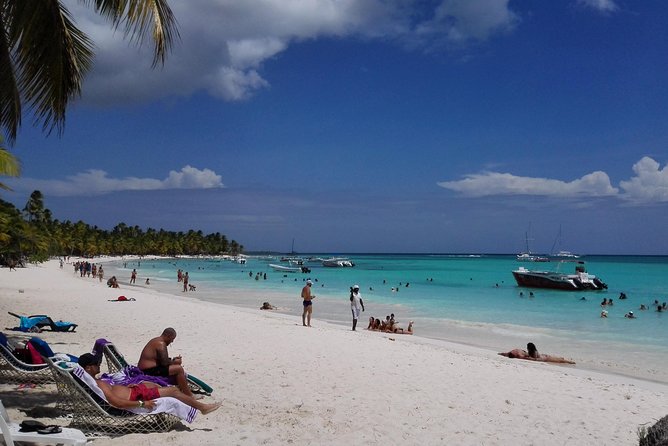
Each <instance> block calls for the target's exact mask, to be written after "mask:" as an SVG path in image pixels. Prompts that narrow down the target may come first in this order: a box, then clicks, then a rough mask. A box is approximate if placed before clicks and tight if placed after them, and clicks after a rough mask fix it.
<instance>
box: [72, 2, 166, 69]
mask: <svg viewBox="0 0 668 446" xmlns="http://www.w3.org/2000/svg"><path fill="white" fill-rule="evenodd" d="M84 3H87V4H88V5H90V6H93V7H95V9H96V11H97V12H98V13H99V14H101V15H102V16H104V17H106V18H107V19H109V20H110V21H111V22H112V23H113V25H114V26H116V27H120V26H123V27H124V28H125V35H126V36H130V37H131V38H132V39H133V40H135V41H136V42H137V43H138V44H141V43H143V42H144V41H145V40H146V39H147V38H148V36H151V38H152V39H153V45H154V51H153V66H154V67H155V66H156V65H158V64H161V65H162V64H164V63H165V59H166V57H167V54H168V53H169V52H170V51H171V49H172V47H173V46H174V41H175V40H177V39H179V31H178V27H177V23H176V18H175V17H174V14H173V12H172V10H171V8H170V7H169V4H168V3H167V0H84Z"/></svg>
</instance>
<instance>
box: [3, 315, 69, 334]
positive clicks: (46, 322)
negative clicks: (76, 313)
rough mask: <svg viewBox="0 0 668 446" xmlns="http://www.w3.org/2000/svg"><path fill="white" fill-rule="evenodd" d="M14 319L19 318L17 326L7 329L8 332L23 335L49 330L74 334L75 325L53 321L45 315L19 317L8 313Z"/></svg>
mask: <svg viewBox="0 0 668 446" xmlns="http://www.w3.org/2000/svg"><path fill="white" fill-rule="evenodd" d="M7 313H9V314H11V315H12V316H14V317H17V318H19V321H20V322H19V326H18V327H14V328H9V330H15V331H22V332H24V333H27V332H30V333H39V332H41V331H42V330H44V329H46V328H49V329H50V330H51V331H70V332H74V330H76V328H77V326H78V325H77V324H74V323H72V322H63V321H54V320H53V319H51V318H50V317H49V316H47V315H45V314H33V315H31V316H21V315H18V314H16V313H12V312H11V311H8V312H7Z"/></svg>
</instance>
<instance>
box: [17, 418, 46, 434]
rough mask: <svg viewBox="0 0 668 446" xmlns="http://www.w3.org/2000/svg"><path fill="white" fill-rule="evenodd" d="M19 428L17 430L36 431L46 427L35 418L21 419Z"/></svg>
mask: <svg viewBox="0 0 668 446" xmlns="http://www.w3.org/2000/svg"><path fill="white" fill-rule="evenodd" d="M19 428H20V429H19V432H37V431H39V430H41V429H46V428H47V425H46V424H44V423H42V422H41V421H37V420H23V421H21V424H20V425H19Z"/></svg>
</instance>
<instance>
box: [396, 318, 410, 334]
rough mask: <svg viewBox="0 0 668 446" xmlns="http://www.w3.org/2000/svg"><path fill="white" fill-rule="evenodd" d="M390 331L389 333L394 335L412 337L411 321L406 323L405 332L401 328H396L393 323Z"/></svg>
mask: <svg viewBox="0 0 668 446" xmlns="http://www.w3.org/2000/svg"><path fill="white" fill-rule="evenodd" d="M390 331H391V333H396V334H410V335H412V334H413V321H410V322H409V323H408V328H406V329H405V330H404V329H403V328H401V327H398V326H397V324H396V323H395V324H393V325H392V329H391V330H390Z"/></svg>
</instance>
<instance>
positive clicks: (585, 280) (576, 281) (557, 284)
mask: <svg viewBox="0 0 668 446" xmlns="http://www.w3.org/2000/svg"><path fill="white" fill-rule="evenodd" d="M513 277H515V281H516V282H517V285H518V286H521V287H527V288H548V289H553V290H564V291H601V290H606V289H607V288H608V285H606V284H605V282H603V281H602V280H601V279H599V278H598V277H596V276H594V275H593V274H589V273H588V272H587V270H586V268H585V264H584V262H577V264H576V265H575V274H565V273H560V272H558V271H531V270H528V269H527V268H524V267H522V266H521V267H519V268H518V269H516V270H515V271H513Z"/></svg>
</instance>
